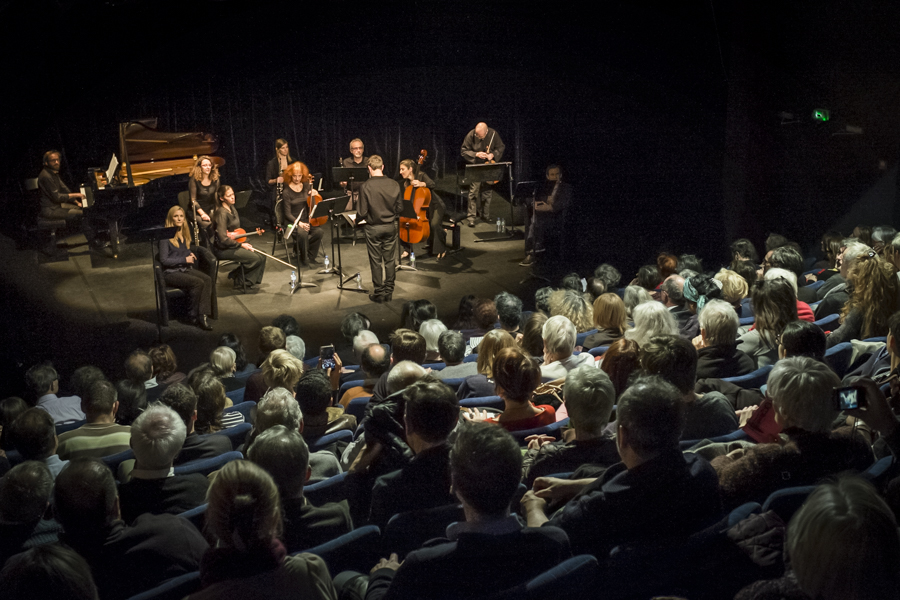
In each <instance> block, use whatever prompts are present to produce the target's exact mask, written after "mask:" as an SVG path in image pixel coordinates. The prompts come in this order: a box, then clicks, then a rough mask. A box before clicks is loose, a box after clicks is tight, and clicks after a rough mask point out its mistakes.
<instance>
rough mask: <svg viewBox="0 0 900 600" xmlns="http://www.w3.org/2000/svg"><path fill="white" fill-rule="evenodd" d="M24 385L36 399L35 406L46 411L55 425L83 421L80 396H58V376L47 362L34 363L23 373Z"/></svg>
mask: <svg viewBox="0 0 900 600" xmlns="http://www.w3.org/2000/svg"><path fill="white" fill-rule="evenodd" d="M25 385H27V386H28V391H29V392H30V393H31V395H32V396H33V397H34V398H36V399H37V402H36V404H35V406H37V407H38V408H40V409H43V410H45V411H47V413H49V414H50V416H51V417H52V418H53V422H54V423H55V424H56V425H64V424H66V423H76V422H78V421H84V413H83V412H82V411H81V398H79V397H78V396H64V397H62V398H60V397H58V396H57V395H56V394H57V392H59V376H58V375H57V374H56V369H54V368H53V365H51V364H50V363H49V362H47V363H43V364H39V365H34V366H33V367H31V368H30V369H28V371H27V372H26V373H25Z"/></svg>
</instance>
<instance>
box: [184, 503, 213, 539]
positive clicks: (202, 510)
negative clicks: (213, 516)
mask: <svg viewBox="0 0 900 600" xmlns="http://www.w3.org/2000/svg"><path fill="white" fill-rule="evenodd" d="M208 506H209V504H201V505H200V506H198V507H197V508H192V509H191V510H186V511H184V512H183V513H179V514H178V516H179V517H181V518H182V519H187V520H188V521H190V522H191V524H193V526H194V527H196V528H197V531H199V532H201V533H202V532H203V527H204V525H205V524H206V508H207V507H208Z"/></svg>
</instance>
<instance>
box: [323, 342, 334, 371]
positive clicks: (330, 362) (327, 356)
mask: <svg viewBox="0 0 900 600" xmlns="http://www.w3.org/2000/svg"><path fill="white" fill-rule="evenodd" d="M319 358H321V359H322V368H323V369H333V368H334V367H335V366H336V363H335V362H334V346H333V345H331V344H329V345H327V346H321V347H320V348H319Z"/></svg>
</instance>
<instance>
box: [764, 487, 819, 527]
mask: <svg viewBox="0 0 900 600" xmlns="http://www.w3.org/2000/svg"><path fill="white" fill-rule="evenodd" d="M814 489H816V486H814V485H801V486H796V487H787V488H782V489H780V490H778V491H777V492H772V493H771V494H769V497H768V498H766V501H765V502H763V505H762V509H761V510H762V512H766V511H769V510H774V511H775V512H776V513H778V516H779V517H781V520H782V521H784V522H785V523H787V522H788V521H790V520H791V517H793V516H794V513H795V512H797V510H799V509H800V507H801V506H803V503H804V502H806V498H807V497H808V496H809V495H810V493H812V491H813V490H814Z"/></svg>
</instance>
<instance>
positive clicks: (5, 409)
mask: <svg viewBox="0 0 900 600" xmlns="http://www.w3.org/2000/svg"><path fill="white" fill-rule="evenodd" d="M28 408H29V406H28V403H27V402H25V401H24V400H22V399H21V398H19V397H18V396H10V397H9V398H4V399H3V400H0V450H2V451H4V452H6V451H8V450H12V449H13V447H12V444H11V443H10V441H9V428H10V425H12V423H13V421H15V420H16V417H18V416H19V415H21V414H22V413H23V412H25V411H26V410H28Z"/></svg>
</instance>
